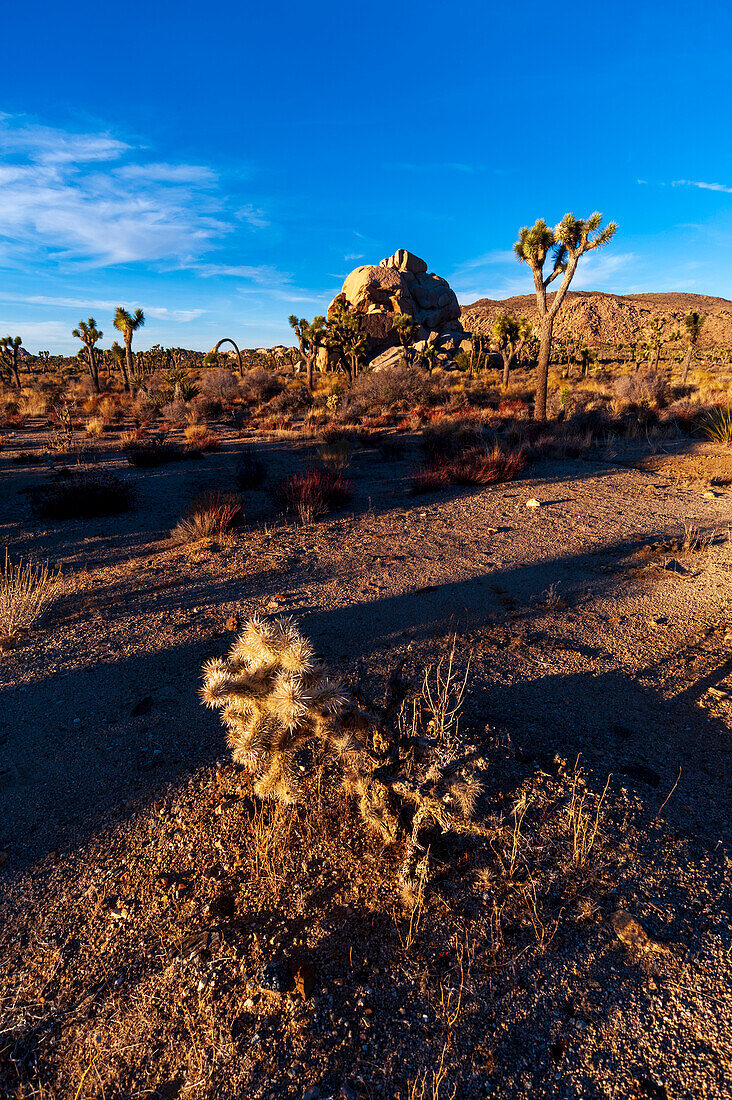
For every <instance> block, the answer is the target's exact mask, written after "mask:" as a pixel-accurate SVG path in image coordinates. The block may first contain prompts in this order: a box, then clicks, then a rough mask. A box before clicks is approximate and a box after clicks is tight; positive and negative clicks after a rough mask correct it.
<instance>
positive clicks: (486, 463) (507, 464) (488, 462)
mask: <svg viewBox="0 0 732 1100" xmlns="http://www.w3.org/2000/svg"><path fill="white" fill-rule="evenodd" d="M525 465H526V458H525V456H524V453H523V451H503V450H501V448H500V447H499V446H498V445H496V446H493V447H472V448H470V449H469V450H467V451H463V453H462V454H461V455H459V456H458V457H457V458H455V459H453V460H452V462H451V463H450V466H449V477H450V480H451V481H452V482H453V483H454V484H455V485H495V484H497V483H498V482H501V481H513V479H514V478H515V477H517V476H518V475H519V474H520V473H521V471H522V470H523V468H524V466H525Z"/></svg>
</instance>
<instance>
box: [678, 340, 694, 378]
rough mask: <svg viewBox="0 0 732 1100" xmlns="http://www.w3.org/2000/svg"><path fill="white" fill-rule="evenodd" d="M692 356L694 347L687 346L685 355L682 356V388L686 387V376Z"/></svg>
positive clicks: (691, 345)
mask: <svg viewBox="0 0 732 1100" xmlns="http://www.w3.org/2000/svg"><path fill="white" fill-rule="evenodd" d="M693 355H694V345H693V344H689V346H688V348H687V349H686V355H685V356H684V365H683V367H682V368H681V385H682V386H685V385H686V378H687V375H688V373H689V367H690V366H691V360H692V357H693Z"/></svg>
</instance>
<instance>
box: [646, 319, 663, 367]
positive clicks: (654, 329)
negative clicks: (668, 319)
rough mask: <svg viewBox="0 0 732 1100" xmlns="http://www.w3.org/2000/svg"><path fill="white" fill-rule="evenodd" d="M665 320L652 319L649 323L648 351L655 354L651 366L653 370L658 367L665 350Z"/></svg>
mask: <svg viewBox="0 0 732 1100" xmlns="http://www.w3.org/2000/svg"><path fill="white" fill-rule="evenodd" d="M663 327H664V326H663V318H662V317H652V318H651V320H650V321H649V322H648V340H647V343H648V350H649V351H650V352H653V363H652V364H651V365H652V367H653V369H654V370H656V368H657V367H658V361H659V359H660V358H661V349H662V348H663V344H664V339H663Z"/></svg>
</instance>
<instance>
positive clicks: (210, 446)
mask: <svg viewBox="0 0 732 1100" xmlns="http://www.w3.org/2000/svg"><path fill="white" fill-rule="evenodd" d="M183 434H184V435H185V440H186V443H187V444H188V446H189V447H192V448H193V449H194V450H196V451H201V452H205V451H218V450H219V448H220V447H221V440H220V439H219V437H218V436H217V435H216V433H215V432H210V431H209V430H208V427H207V426H206V425H205V424H189V425H188V427H187V428H186V430H185V432H184V433H183Z"/></svg>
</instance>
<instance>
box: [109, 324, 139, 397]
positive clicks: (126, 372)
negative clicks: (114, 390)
mask: <svg viewBox="0 0 732 1100" xmlns="http://www.w3.org/2000/svg"><path fill="white" fill-rule="evenodd" d="M144 324H145V314H144V313H143V312H142V310H141V309H136V310H135V312H134V314H130V313H128V312H127V310H126V309H125V308H124V307H123V306H117V312H116V313H115V315H114V327H115V328H116V329H117V331H118V332H121V333H122V339H123V340H124V342H125V364H124V367H123V368H122V375H123V378H124V383H125V389H126V390H127V391H128V392H129V389H130V378H131V376H132V372H133V369H134V368H133V364H132V337H133V335H134V334H135V333H136V332H137V330H138V328H142V326H143V325H144Z"/></svg>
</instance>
